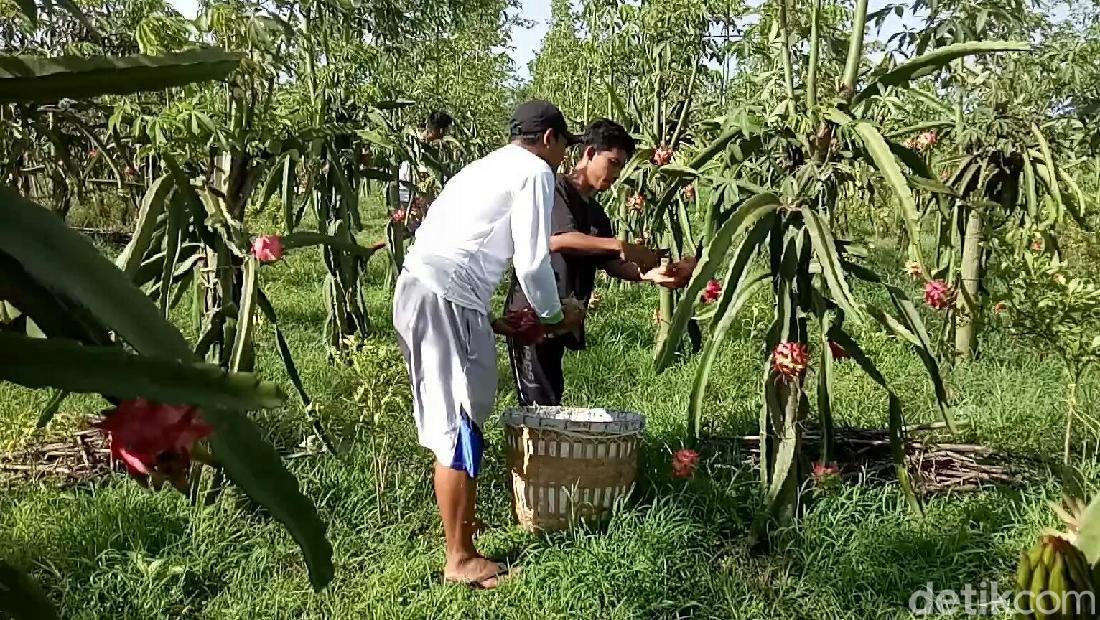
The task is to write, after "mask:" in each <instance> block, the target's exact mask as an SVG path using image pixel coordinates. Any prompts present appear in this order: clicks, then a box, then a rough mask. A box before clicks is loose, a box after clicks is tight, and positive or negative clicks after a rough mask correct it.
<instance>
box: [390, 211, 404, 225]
mask: <svg viewBox="0 0 1100 620" xmlns="http://www.w3.org/2000/svg"><path fill="white" fill-rule="evenodd" d="M390 219H391V220H393V221H394V222H395V223H397V224H400V223H402V222H404V221H405V210H404V209H397V210H396V211H394V212H393V215H391V216H390Z"/></svg>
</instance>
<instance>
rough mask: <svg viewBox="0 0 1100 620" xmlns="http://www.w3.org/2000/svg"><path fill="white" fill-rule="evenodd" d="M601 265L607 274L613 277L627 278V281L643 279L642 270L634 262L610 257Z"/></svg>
mask: <svg viewBox="0 0 1100 620" xmlns="http://www.w3.org/2000/svg"><path fill="white" fill-rule="evenodd" d="M601 266H602V267H603V270H604V271H605V272H606V273H607V275H609V276H611V277H612V278H616V279H619V280H625V281H627V282H641V281H642V270H641V269H638V266H637V265H635V264H634V263H631V262H627V261H625V260H623V259H621V258H612V259H609V260H608V261H607V262H605V263H604V264H603V265H601Z"/></svg>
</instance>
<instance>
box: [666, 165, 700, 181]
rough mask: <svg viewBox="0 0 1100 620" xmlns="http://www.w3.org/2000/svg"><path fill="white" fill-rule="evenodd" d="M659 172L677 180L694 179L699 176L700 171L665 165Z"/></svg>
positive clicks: (682, 166) (688, 167)
mask: <svg viewBox="0 0 1100 620" xmlns="http://www.w3.org/2000/svg"><path fill="white" fill-rule="evenodd" d="M657 172H658V173H659V174H663V175H665V176H667V177H672V178H675V179H694V178H695V177H697V176H699V171H698V170H696V169H694V168H692V167H691V166H684V165H682V164H665V165H663V166H661V167H659V168H657Z"/></svg>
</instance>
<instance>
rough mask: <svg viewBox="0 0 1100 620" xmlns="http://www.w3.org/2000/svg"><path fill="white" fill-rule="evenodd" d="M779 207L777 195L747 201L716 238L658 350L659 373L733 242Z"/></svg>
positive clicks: (762, 196) (667, 364)
mask: <svg viewBox="0 0 1100 620" xmlns="http://www.w3.org/2000/svg"><path fill="white" fill-rule="evenodd" d="M778 205H779V198H778V197H776V196H775V194H757V195H755V196H753V197H752V198H749V199H748V200H746V201H745V203H744V204H743V205H741V208H739V209H737V210H736V211H735V212H734V213H733V215H732V216H730V219H729V220H727V221H726V223H724V224H722V227H721V228H719V229H718V232H716V233H715V234H714V238H713V239H712V240H711V242H710V245H708V246H707V248H706V250H705V252H704V253H703V256H702V259H701V260H700V261H699V263H698V264H697V265H696V266H695V273H694V274H692V276H691V282H690V283H689V284H688V286H687V288H686V289H685V290H684V294H683V297H682V298H681V302H680V303H679V304H677V306H676V311H675V313H673V316H672V322H671V324H670V325H669V329H668V338H666V339H665V341H664V342H663V343H661V346H660V347H659V348H658V349H657V352H656V356H655V357H656V360H655V361H656V367H657V372H661V371H663V370H664V369H665V368H668V366H669V365H670V364H671V363H672V359H673V357H674V356H675V354H676V350H677V349H678V348H679V345H680V340H681V339H682V338H683V336H684V330H685V329H687V324H688V321H689V320H690V319H691V316H692V313H693V311H694V309H695V300H697V299H698V298H699V294H700V293H701V292H702V290H703V287H704V286H706V283H707V282H708V281H709V280H710V278H711V277H712V276H713V275H714V272H715V270H716V269H718V264H719V263H720V262H721V260H722V259H723V258H724V257H725V255H726V252H727V251H728V250H729V247H730V244H731V243H732V242H733V238H734V237H735V236H738V235H740V234H742V233H744V232H745V231H746V230H748V229H749V228H750V227H752V226H755V225H756V223H757V222H759V221H760V220H761V219H763V218H765V217H768V216H770V215H772V214H774V213H775V210H776V207H777V206H778Z"/></svg>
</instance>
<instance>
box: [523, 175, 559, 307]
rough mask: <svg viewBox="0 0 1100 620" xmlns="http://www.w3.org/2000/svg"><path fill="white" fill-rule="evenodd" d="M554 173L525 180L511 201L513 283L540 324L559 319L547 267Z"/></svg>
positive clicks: (555, 290) (553, 280) (555, 285)
mask: <svg viewBox="0 0 1100 620" xmlns="http://www.w3.org/2000/svg"><path fill="white" fill-rule="evenodd" d="M553 208H554V174H553V173H552V172H549V171H547V172H546V173H545V174H539V175H536V176H533V177H530V178H528V179H527V180H526V181H525V182H524V184H523V186H522V187H520V188H519V189H518V190H516V193H515V194H514V195H513V198H512V217H511V219H512V245H513V254H512V265H513V266H514V267H515V270H516V280H517V281H518V282H519V286H520V288H521V289H522V290H523V294H524V295H526V296H527V300H528V302H530V304H531V307H532V308H534V309H535V313H536V314H538V315H539V318H540V319H542V322H543V323H557V322H559V321H561V320H562V311H561V301H559V300H558V283H557V278H555V276H554V270H553V268H552V267H551V266H550V213H551V211H552V210H553Z"/></svg>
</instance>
